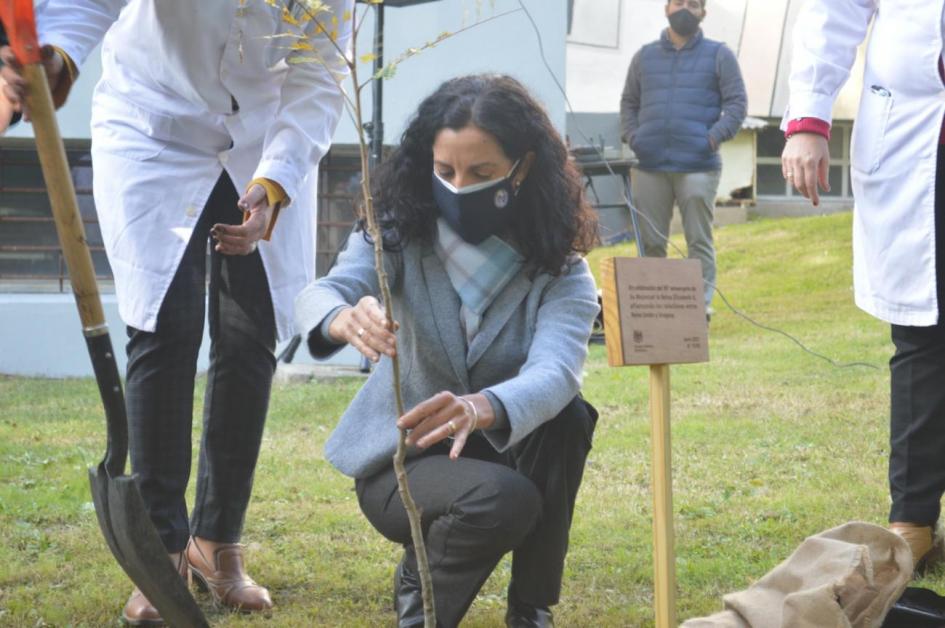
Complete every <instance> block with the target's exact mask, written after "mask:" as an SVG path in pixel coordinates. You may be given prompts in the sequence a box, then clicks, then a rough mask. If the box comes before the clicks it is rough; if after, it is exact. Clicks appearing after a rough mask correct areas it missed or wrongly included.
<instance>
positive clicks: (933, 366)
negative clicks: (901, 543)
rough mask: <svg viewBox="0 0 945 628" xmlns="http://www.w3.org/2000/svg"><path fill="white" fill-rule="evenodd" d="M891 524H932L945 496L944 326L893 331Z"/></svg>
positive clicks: (891, 362)
mask: <svg viewBox="0 0 945 628" xmlns="http://www.w3.org/2000/svg"><path fill="white" fill-rule="evenodd" d="M892 339H893V342H894V343H895V345H896V354H895V355H894V356H893V358H892V360H890V363H889V364H890V379H891V389H892V390H891V406H892V411H891V422H890V441H891V447H890V457H889V487H890V492H891V494H892V508H891V510H890V514H889V520H890V521H905V522H909V523H918V524H925V525H932V524H934V523H935V522H936V521H937V520H938V516H939V511H940V508H941V506H940V504H941V500H942V494H943V492H945V327H943V326H942V325H936V326H935V327H903V326H899V325H893V326H892Z"/></svg>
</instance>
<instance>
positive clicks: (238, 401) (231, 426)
mask: <svg viewBox="0 0 945 628" xmlns="http://www.w3.org/2000/svg"><path fill="white" fill-rule="evenodd" d="M237 201H238V196H237V193H236V189H235V188H234V187H233V184H232V183H231V182H230V180H229V178H228V177H226V176H225V175H224V176H223V177H221V180H220V182H219V183H218V184H217V188H216V189H215V190H214V193H213V195H212V197H211V202H210V203H208V206H207V209H208V210H212V214H213V215H214V222H221V223H230V224H238V223H239V222H240V221H241V220H242V213H241V212H240V211H239V210H238V209H237V206H236V203H237ZM210 259H211V268H210V299H209V316H208V320H209V324H210V368H209V370H208V371H207V390H206V396H205V399H204V419H203V438H202V442H201V447H200V458H199V464H198V469H197V496H196V501H195V504H194V511H193V515H192V520H191V531H192V533H193V534H194V535H195V536H199V537H201V538H205V539H209V540H211V541H218V542H221V543H235V542H237V541H239V539H240V535H241V534H242V529H243V519H244V516H245V514H246V508H247V506H248V505H249V498H250V494H251V493H252V487H253V473H254V471H255V469H256V460H257V459H258V457H259V449H260V444H261V443H262V435H263V426H264V425H265V421H266V412H267V410H268V407H269V393H270V390H271V387H272V377H273V374H274V373H275V369H276V358H275V354H274V351H275V346H276V326H275V316H274V314H273V309H272V299H271V297H270V292H269V283H268V281H267V279H266V272H265V269H264V268H263V264H262V259H261V257H260V255H259V252H258V251H255V252H253V253H251V254H250V255H245V256H242V255H222V254H220V253H218V252H216V251H212V252H211V258H210Z"/></svg>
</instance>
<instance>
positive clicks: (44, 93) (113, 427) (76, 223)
mask: <svg viewBox="0 0 945 628" xmlns="http://www.w3.org/2000/svg"><path fill="white" fill-rule="evenodd" d="M0 19H2V20H3V23H4V25H5V27H6V31H7V35H8V36H9V39H10V46H11V47H12V48H13V51H14V52H15V53H16V57H17V59H18V61H19V62H20V63H21V64H22V66H23V76H24V78H25V79H26V81H27V85H28V95H27V98H26V104H27V107H28V109H29V113H30V116H31V117H32V119H33V129H34V133H35V135H36V148H37V151H38V153H39V159H40V164H41V166H42V169H43V177H44V179H45V180H46V187H47V189H48V191H49V201H50V205H51V206H52V212H53V216H54V218H55V221H56V230H57V232H58V233H59V242H60V244H61V246H62V252H63V257H64V258H65V260H66V266H67V267H68V269H69V278H70V279H71V281H72V290H73V292H74V294H75V300H76V305H77V306H78V309H79V318H80V319H81V321H82V331H83V334H84V335H85V341H86V344H87V345H88V350H89V355H90V356H91V358H92V366H93V369H94V371H95V379H96V381H97V382H98V389H99V393H101V396H102V403H103V405H104V406H105V420H106V423H107V425H108V444H107V447H106V450H105V458H104V459H103V460H102V462H101V463H99V465H98V467H96V468H91V469H89V481H90V483H91V487H92V499H93V500H94V502H95V513H96V515H97V516H98V523H99V527H101V529H102V534H103V535H104V536H105V540H106V542H107V543H108V547H109V549H111V551H112V554H114V556H115V559H116V560H117V561H118V564H119V565H121V568H122V569H124V570H125V573H126V574H128V577H129V578H131V580H132V581H133V582H134V583H135V584H136V585H137V586H138V588H139V589H141V591H142V592H143V593H144V594H145V595H146V596H147V598H148V600H149V601H150V602H151V603H152V604H153V605H154V607H155V608H157V610H158V611H159V612H160V613H161V617H162V618H163V619H164V621H165V622H167V623H168V624H170V625H172V626H178V627H181V628H191V627H205V626H209V624H208V623H207V620H206V618H205V617H204V615H203V613H202V612H201V610H200V607H199V606H197V603H196V602H195V601H194V598H193V597H192V596H191V595H190V592H189V591H188V590H187V585H186V583H185V582H184V580H183V579H182V578H181V577H180V575H179V574H178V573H177V570H176V569H175V568H174V566H173V565H172V564H171V561H170V560H168V556H167V550H166V549H164V545H163V543H162V542H161V539H160V537H158V534H157V531H156V530H155V529H154V526H153V525H152V524H151V520H150V518H149V517H148V513H147V510H146V509H145V507H144V501H143V500H142V499H141V494H140V493H139V491H138V487H137V485H136V484H135V479H134V477H133V476H127V475H125V460H126V458H127V456H128V421H127V417H126V416H125V399H124V394H123V393H122V389H121V379H120V378H119V376H118V367H117V365H116V363H115V356H114V353H113V351H112V344H111V338H110V337H109V335H108V327H107V326H106V324H105V316H104V313H103V311H102V301H101V299H100V298H99V294H98V286H97V285H96V283H95V274H94V271H93V267H92V256H91V254H90V253H89V248H88V245H87V243H86V241H85V231H84V229H83V227H82V219H81V216H80V215H79V210H78V204H77V203H76V197H75V189H74V187H73V185H72V177H71V175H70V173H69V164H68V161H67V160H66V153H65V149H64V148H63V144H62V138H61V137H60V136H59V127H58V125H57V123H56V116H55V110H54V108H53V102H52V97H51V95H50V91H49V84H48V82H47V79H46V71H45V69H44V68H43V65H42V63H41V56H40V47H39V41H38V37H37V34H36V22H35V19H34V16H33V0H0Z"/></svg>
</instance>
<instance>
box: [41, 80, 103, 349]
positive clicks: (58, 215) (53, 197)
mask: <svg viewBox="0 0 945 628" xmlns="http://www.w3.org/2000/svg"><path fill="white" fill-rule="evenodd" d="M23 76H24V78H25V79H26V82H27V95H26V106H27V107H28V108H29V114H30V117H31V118H32V119H33V132H34V134H35V135H36V149H37V151H38V153H39V162H40V165H41V166H42V168H43V177H44V178H45V180H46V188H47V190H48V192H49V203H50V205H51V206H52V213H53V218H55V220H56V231H57V232H58V233H59V244H60V245H61V246H62V254H63V257H65V260H66V266H67V267H68V269H69V279H70V280H71V281H72V291H73V293H74V294H75V301H76V305H77V306H78V308H79V318H80V319H81V320H82V329H83V331H84V332H85V335H86V336H96V335H100V334H103V333H107V329H106V328H105V315H104V313H103V312H102V301H101V298H100V297H99V294H98V285H97V284H96V282H95V270H94V268H93V266H92V255H91V253H89V247H88V244H87V242H86V240H85V229H84V228H83V226H82V217H81V215H80V214H79V204H78V202H77V201H76V197H75V187H74V186H73V184H72V175H71V173H70V172H69V162H68V160H67V159H66V151H65V148H64V147H63V145H62V137H60V135H59V125H58V123H57V122H56V110H55V107H54V106H53V101H52V94H51V93H50V91H49V81H48V80H47V79H46V70H45V69H44V68H43V66H42V64H41V63H32V64H29V65H26V66H24V67H23Z"/></svg>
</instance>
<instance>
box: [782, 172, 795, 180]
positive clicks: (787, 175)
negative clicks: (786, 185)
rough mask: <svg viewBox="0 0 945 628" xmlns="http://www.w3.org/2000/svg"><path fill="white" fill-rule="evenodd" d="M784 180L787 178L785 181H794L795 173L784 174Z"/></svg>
mask: <svg viewBox="0 0 945 628" xmlns="http://www.w3.org/2000/svg"><path fill="white" fill-rule="evenodd" d="M784 178H785V179H793V178H794V173H793V172H785V173H784Z"/></svg>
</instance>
